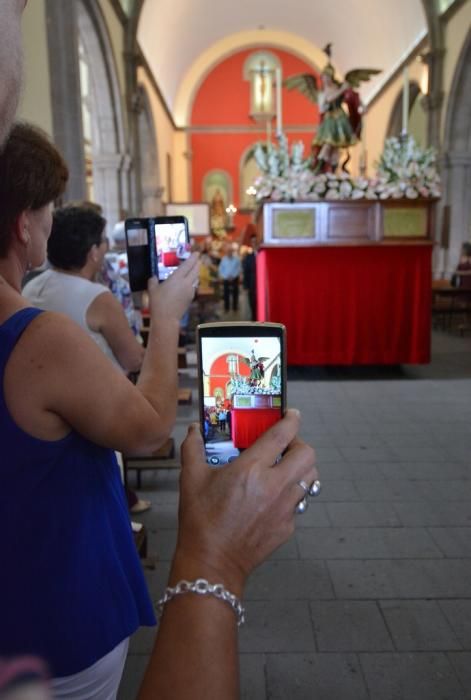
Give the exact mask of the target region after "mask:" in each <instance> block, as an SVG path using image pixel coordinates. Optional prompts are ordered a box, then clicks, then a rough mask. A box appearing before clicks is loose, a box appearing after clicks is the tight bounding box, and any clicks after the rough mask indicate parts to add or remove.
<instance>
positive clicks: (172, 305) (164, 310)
mask: <svg viewBox="0 0 471 700" xmlns="http://www.w3.org/2000/svg"><path fill="white" fill-rule="evenodd" d="M198 279H199V254H198V253H192V254H191V255H190V257H189V258H188V259H187V260H185V261H184V262H183V263H181V265H179V266H178V268H177V269H176V270H175V272H174V273H173V274H172V275H170V276H169V277H168V278H167V279H166V280H165V282H163V283H162V282H161V283H159V281H158V280H157V279H156V278H155V277H152V278H151V279H150V280H149V284H148V292H149V303H150V311H151V318H152V317H154V316H156V317H158V318H159V319H162V318H168V319H172V320H176V321H179V320H180V319H181V317H182V316H183V314H184V313H185V311H186V310H187V308H188V306H189V305H190V304H191V302H192V300H193V297H194V294H195V288H196V285H197V284H198Z"/></svg>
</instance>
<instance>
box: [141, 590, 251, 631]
mask: <svg viewBox="0 0 471 700" xmlns="http://www.w3.org/2000/svg"><path fill="white" fill-rule="evenodd" d="M183 593H197V594H198V595H213V596H214V597H215V598H218V599H219V600H223V601H224V602H225V603H228V604H229V605H230V606H231V608H232V609H233V611H234V612H235V614H236V617H237V626H238V627H240V626H241V625H243V624H244V622H245V609H244V608H243V607H242V604H241V602H240V600H239V599H238V598H236V596H235V595H234V594H233V593H230V592H229V591H228V590H227V589H226V588H224V586H223V585H222V583H209V581H206V579H204V578H198V579H196V581H185V580H183V581H179V582H178V583H177V584H176V586H174V587H173V588H171V587H170V586H169V587H167V588H166V589H165V593H164V594H163V596H162V597H161V598H160V599H159V600H158V601H157V602H156V604H155V609H156V611H157V617H159V618H160V617H162V613H163V611H164V606H165V604H166V603H168V601H169V600H172V598H175V596H177V595H182V594H183Z"/></svg>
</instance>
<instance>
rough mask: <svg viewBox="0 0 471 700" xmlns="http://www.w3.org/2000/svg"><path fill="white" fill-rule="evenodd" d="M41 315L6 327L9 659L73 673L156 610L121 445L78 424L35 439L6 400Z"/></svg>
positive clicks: (3, 551)
mask: <svg viewBox="0 0 471 700" xmlns="http://www.w3.org/2000/svg"><path fill="white" fill-rule="evenodd" d="M39 313H41V311H39V310H38V309H30V308H28V309H22V310H20V311H18V312H17V313H15V314H13V316H11V317H10V318H9V319H8V320H7V321H6V322H5V323H4V324H3V325H0V382H1V384H0V446H1V447H0V657H1V656H4V657H5V656H12V655H17V654H34V655H36V656H40V657H42V658H43V659H44V660H45V661H46V662H47V663H48V664H49V668H50V672H51V674H52V675H53V676H68V675H71V674H74V673H78V672H79V671H81V670H83V669H85V668H87V667H88V666H91V665H92V664H93V663H95V662H96V661H97V660H98V659H100V658H101V657H102V656H104V655H105V654H107V653H108V652H109V651H111V650H112V649H113V648H114V647H115V646H116V645H117V644H119V643H120V642H121V641H122V640H123V639H125V638H126V637H128V636H129V635H131V634H132V633H133V632H135V630H136V629H137V628H138V627H139V626H140V625H154V624H155V617H154V612H153V608H152V603H151V601H150V598H149V594H148V592H147V587H146V583H145V579H144V575H143V572H142V568H141V564H140V561H139V557H138V555H137V551H136V547H135V545H134V541H133V536H132V532H131V526H130V521H129V515H128V509H127V504H126V500H125V495H124V489H123V485H122V483H121V478H120V473H119V467H118V465H117V462H116V458H115V455H114V452H113V451H112V450H109V449H105V448H103V447H99V446H98V445H95V444H94V443H92V442H90V441H89V440H86V439H85V438H83V437H82V436H81V435H79V434H78V433H76V432H75V431H72V432H71V433H69V434H68V435H67V436H66V437H65V438H63V439H61V440H56V441H52V442H51V441H45V440H39V439H37V438H34V437H32V436H31V435H28V434H27V433H25V432H24V431H23V430H21V428H20V427H19V426H18V425H17V424H16V423H15V422H14V420H13V418H12V416H11V415H10V413H9V411H8V409H7V406H6V404H5V398H4V393H3V378H4V372H5V366H6V363H7V361H8V358H9V356H10V354H11V352H12V350H13V348H14V346H15V344H16V342H17V340H18V338H19V337H20V336H21V334H22V332H23V331H24V329H25V328H26V327H27V325H28V324H29V323H30V321H32V320H33V319H34V318H35V317H36V316H37V315H38V314H39ZM84 410H86V406H84Z"/></svg>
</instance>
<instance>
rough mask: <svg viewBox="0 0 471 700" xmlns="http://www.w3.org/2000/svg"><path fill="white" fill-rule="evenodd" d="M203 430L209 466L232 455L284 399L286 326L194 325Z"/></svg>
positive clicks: (281, 408) (274, 417)
mask: <svg viewBox="0 0 471 700" xmlns="http://www.w3.org/2000/svg"><path fill="white" fill-rule="evenodd" d="M196 337H197V353H198V370H199V401H200V420H201V431H202V434H203V440H204V443H205V450H206V458H207V462H208V464H210V465H211V466H222V465H224V464H228V463H230V462H232V461H233V460H235V459H236V458H237V457H238V456H239V455H240V454H241V452H242V451H243V450H244V449H246V448H247V447H250V445H252V444H253V443H254V442H255V440H257V438H259V437H260V435H261V434H262V433H263V432H265V431H266V430H267V429H268V428H270V427H271V426H272V425H273V424H274V423H276V422H277V421H279V420H280V418H281V417H282V416H283V415H284V412H285V405H286V359H285V358H286V351H285V328H284V326H282V325H281V324H277V323H206V324H201V325H199V326H198V328H197V336H196Z"/></svg>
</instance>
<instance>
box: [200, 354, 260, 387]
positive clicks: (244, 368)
mask: <svg viewBox="0 0 471 700" xmlns="http://www.w3.org/2000/svg"><path fill="white" fill-rule="evenodd" d="M229 355H239V353H235V352H227V353H224V355H220V356H219V357H218V358H217V359H216V360H214V362H213V364H212V365H211V369H210V371H209V372H210V379H209V394H210V396H214V390H215V389H217V388H218V387H221V388H222V389H223V390H224V393H225V391H226V384H227V382H228V381H229V379H230V378H231V375H230V374H229V373H228V371H227V358H228V356H229ZM239 357H243V356H242V355H239ZM239 373H240V374H241V375H242V376H243V377H249V376H250V367H249V366H248V365H246V364H245V363H244V362H242V360H240V361H239ZM214 374H217V375H219V376H217V377H213V375H214ZM220 375H224V376H220Z"/></svg>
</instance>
